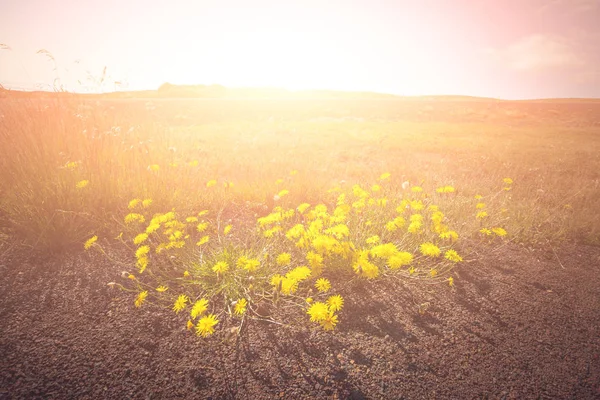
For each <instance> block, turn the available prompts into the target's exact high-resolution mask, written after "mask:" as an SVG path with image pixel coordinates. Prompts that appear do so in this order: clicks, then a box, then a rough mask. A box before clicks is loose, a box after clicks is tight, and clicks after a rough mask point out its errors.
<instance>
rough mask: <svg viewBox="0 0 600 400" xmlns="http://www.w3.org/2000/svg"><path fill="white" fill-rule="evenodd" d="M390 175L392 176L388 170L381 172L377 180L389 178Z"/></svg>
mask: <svg viewBox="0 0 600 400" xmlns="http://www.w3.org/2000/svg"><path fill="white" fill-rule="evenodd" d="M390 176H392V174H390V173H389V172H384V173H383V174H381V175H380V176H379V180H380V181H382V182H383V181H385V180H386V179H389V178H390Z"/></svg>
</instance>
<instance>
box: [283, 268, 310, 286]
mask: <svg viewBox="0 0 600 400" xmlns="http://www.w3.org/2000/svg"><path fill="white" fill-rule="evenodd" d="M310 274H311V271H310V268H308V267H305V266H301V267H296V268H294V269H293V270H291V271H290V272H288V273H287V274H286V275H285V276H286V277H287V278H289V279H293V280H295V281H298V282H300V281H303V280H305V279H306V278H308V277H309V276H310Z"/></svg>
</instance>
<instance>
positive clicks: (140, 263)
mask: <svg viewBox="0 0 600 400" xmlns="http://www.w3.org/2000/svg"><path fill="white" fill-rule="evenodd" d="M136 266H137V267H138V272H139V273H140V274H141V273H143V272H144V271H145V270H146V268H147V267H148V257H146V256H142V257H140V258H138V259H137V262H136Z"/></svg>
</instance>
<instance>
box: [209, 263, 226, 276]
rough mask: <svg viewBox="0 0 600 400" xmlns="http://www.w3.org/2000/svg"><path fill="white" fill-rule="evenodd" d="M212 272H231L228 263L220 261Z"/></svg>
mask: <svg viewBox="0 0 600 400" xmlns="http://www.w3.org/2000/svg"><path fill="white" fill-rule="evenodd" d="M212 270H213V271H215V272H216V273H217V274H222V273H225V272H227V270H229V264H227V262H226V261H219V262H218V263H216V264H215V265H214V266H213V267H212Z"/></svg>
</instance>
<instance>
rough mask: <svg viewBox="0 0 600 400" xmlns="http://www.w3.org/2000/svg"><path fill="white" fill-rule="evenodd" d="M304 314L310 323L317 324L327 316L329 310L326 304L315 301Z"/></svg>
mask: <svg viewBox="0 0 600 400" xmlns="http://www.w3.org/2000/svg"><path fill="white" fill-rule="evenodd" d="M306 313H307V314H308V315H310V320H311V321H312V322H319V321H323V320H324V319H326V318H327V317H328V316H329V308H328V307H327V304H325V303H321V302H320V301H317V302H315V303H313V304H311V306H310V307H309V308H308V311H307V312H306Z"/></svg>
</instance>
